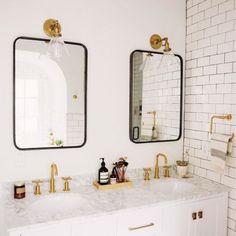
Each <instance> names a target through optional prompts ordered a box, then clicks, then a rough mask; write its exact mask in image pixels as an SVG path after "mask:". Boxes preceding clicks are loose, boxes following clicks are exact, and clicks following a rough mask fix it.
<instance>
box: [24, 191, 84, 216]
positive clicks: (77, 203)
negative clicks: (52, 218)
mask: <svg viewBox="0 0 236 236" xmlns="http://www.w3.org/2000/svg"><path fill="white" fill-rule="evenodd" d="M85 203H86V200H85V199H84V198H82V197H81V196H79V195H78V194H71V193H68V194H65V193H61V194H51V195H48V196H45V197H41V196H39V198H38V199H37V200H35V201H34V202H33V203H31V204H30V205H29V206H28V208H27V210H28V211H30V212H35V213H38V214H41V213H42V214H57V213H60V212H63V213H69V212H72V211H73V210H75V209H79V208H80V207H82V206H83V205H84V204H85Z"/></svg>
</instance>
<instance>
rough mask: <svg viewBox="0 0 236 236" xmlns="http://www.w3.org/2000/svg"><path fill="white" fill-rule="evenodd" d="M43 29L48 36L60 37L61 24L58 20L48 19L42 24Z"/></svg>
mask: <svg viewBox="0 0 236 236" xmlns="http://www.w3.org/2000/svg"><path fill="white" fill-rule="evenodd" d="M43 30H44V32H45V34H46V35H47V36H49V37H61V36H62V34H61V25H60V23H59V21H58V20H55V19H48V20H46V21H45V22H44V24H43Z"/></svg>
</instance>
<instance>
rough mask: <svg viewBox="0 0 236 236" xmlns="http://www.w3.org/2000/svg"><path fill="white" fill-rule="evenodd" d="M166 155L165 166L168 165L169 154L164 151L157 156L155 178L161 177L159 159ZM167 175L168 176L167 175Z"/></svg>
mask: <svg viewBox="0 0 236 236" xmlns="http://www.w3.org/2000/svg"><path fill="white" fill-rule="evenodd" d="M161 156H162V157H164V159H165V166H167V156H166V155H165V154H163V153H158V154H157V156H156V166H155V175H154V179H159V178H160V175H159V163H158V160H159V157H161ZM165 177H167V176H165Z"/></svg>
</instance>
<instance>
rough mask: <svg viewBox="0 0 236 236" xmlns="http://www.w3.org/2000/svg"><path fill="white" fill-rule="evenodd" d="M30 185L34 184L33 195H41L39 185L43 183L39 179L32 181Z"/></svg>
mask: <svg viewBox="0 0 236 236" xmlns="http://www.w3.org/2000/svg"><path fill="white" fill-rule="evenodd" d="M32 183H33V184H35V187H34V195H41V194H42V193H41V187H40V184H41V183H43V181H42V180H40V179H36V180H33V181H32Z"/></svg>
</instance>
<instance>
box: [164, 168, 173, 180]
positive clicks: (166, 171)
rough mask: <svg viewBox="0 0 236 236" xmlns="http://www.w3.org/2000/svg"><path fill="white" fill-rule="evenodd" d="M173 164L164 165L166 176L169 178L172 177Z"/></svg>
mask: <svg viewBox="0 0 236 236" xmlns="http://www.w3.org/2000/svg"><path fill="white" fill-rule="evenodd" d="M171 167H172V166H168V165H165V166H163V168H164V177H165V178H169V177H170V169H171Z"/></svg>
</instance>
